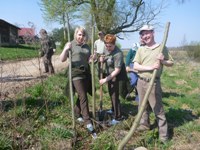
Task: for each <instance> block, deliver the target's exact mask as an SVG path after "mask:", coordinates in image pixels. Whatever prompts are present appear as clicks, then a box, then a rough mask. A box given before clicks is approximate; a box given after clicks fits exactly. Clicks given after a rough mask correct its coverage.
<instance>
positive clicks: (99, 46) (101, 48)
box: [94, 31, 106, 78]
mask: <svg viewBox="0 0 200 150" xmlns="http://www.w3.org/2000/svg"><path fill="white" fill-rule="evenodd" d="M104 36H105V33H104V32H103V31H99V32H98V38H99V39H98V40H96V41H95V42H94V54H95V58H96V60H97V65H98V66H97V67H98V68H97V70H98V77H99V78H100V69H102V68H100V66H101V63H100V62H99V56H101V55H103V54H104V52H105V50H106V47H105V44H104Z"/></svg>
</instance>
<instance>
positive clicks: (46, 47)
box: [39, 29, 56, 74]
mask: <svg viewBox="0 0 200 150" xmlns="http://www.w3.org/2000/svg"><path fill="white" fill-rule="evenodd" d="M39 33H40V36H41V38H40V45H41V48H40V56H41V57H43V63H44V69H45V71H44V73H50V74H54V67H53V65H52V62H51V59H52V56H53V54H54V51H55V49H56V45H55V43H54V41H53V40H52V39H50V37H49V36H48V34H47V31H46V30H45V29H41V30H40V32H39Z"/></svg>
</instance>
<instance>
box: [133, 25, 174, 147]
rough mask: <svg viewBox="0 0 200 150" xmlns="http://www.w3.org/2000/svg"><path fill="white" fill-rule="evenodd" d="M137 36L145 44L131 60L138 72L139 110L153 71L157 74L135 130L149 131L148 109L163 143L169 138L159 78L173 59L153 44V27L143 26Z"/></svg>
mask: <svg viewBox="0 0 200 150" xmlns="http://www.w3.org/2000/svg"><path fill="white" fill-rule="evenodd" d="M139 34H140V37H141V39H142V40H143V42H144V43H145V46H142V47H140V48H139V49H138V51H137V53H136V56H135V58H134V60H133V62H134V69H135V70H137V71H138V76H139V79H138V82H137V90H138V94H139V98H140V101H139V109H140V107H141V104H142V101H143V99H144V96H145V93H146V92H147V89H148V87H149V83H150V80H151V78H152V74H153V71H154V70H155V69H157V74H156V78H155V82H154V84H153V87H152V90H151V92H150V95H149V98H148V102H147V105H146V108H145V110H144V113H143V115H142V118H141V120H140V125H139V127H138V128H137V130H138V131H144V130H149V129H150V120H149V115H150V109H149V108H151V109H152V111H153V112H154V114H155V116H156V121H157V124H158V132H159V138H160V141H161V142H163V143H165V142H166V141H167V140H168V137H169V136H168V125H167V119H166V117H165V112H164V108H163V103H162V89H161V83H160V76H161V74H162V70H163V66H168V67H171V66H172V65H173V59H172V57H171V55H170V53H169V51H168V49H167V48H166V47H165V48H164V50H163V52H162V53H161V52H160V47H161V45H160V44H158V43H156V42H155V39H154V28H153V26H151V25H144V26H143V27H142V28H141V29H140V32H139Z"/></svg>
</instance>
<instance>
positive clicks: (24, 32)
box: [18, 28, 36, 44]
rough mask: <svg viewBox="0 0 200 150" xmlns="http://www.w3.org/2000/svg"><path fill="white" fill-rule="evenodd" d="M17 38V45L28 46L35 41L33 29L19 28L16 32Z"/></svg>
mask: <svg viewBox="0 0 200 150" xmlns="http://www.w3.org/2000/svg"><path fill="white" fill-rule="evenodd" d="M18 36H19V43H20V44H24V43H26V44H30V43H32V42H34V40H35V39H36V35H35V29H34V28H21V29H20V30H19V31H18Z"/></svg>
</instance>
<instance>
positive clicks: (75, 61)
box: [60, 27, 96, 138]
mask: <svg viewBox="0 0 200 150" xmlns="http://www.w3.org/2000/svg"><path fill="white" fill-rule="evenodd" d="M87 40H88V35H87V32H86V30H85V29H84V28H83V27H77V28H76V29H75V32H74V39H73V41H71V42H68V43H66V44H65V47H64V49H63V51H62V53H61V54H60V59H61V61H62V62H64V61H66V60H67V57H68V54H69V51H71V54H72V55H71V56H72V58H71V60H72V62H71V63H72V84H73V87H74V89H75V92H77V94H78V98H77V101H76V105H75V110H74V111H75V115H76V117H77V118H78V119H77V120H78V121H79V122H84V123H85V125H86V128H87V129H88V131H89V132H90V133H92V136H93V138H96V133H95V131H94V128H93V125H92V121H91V119H90V115H89V106H88V97H87V92H88V91H89V89H91V87H90V86H89V85H91V84H90V83H91V72H90V66H89V62H90V61H91V60H90V59H91V58H92V57H91V49H90V47H89V46H88V45H87V44H86V42H87Z"/></svg>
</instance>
